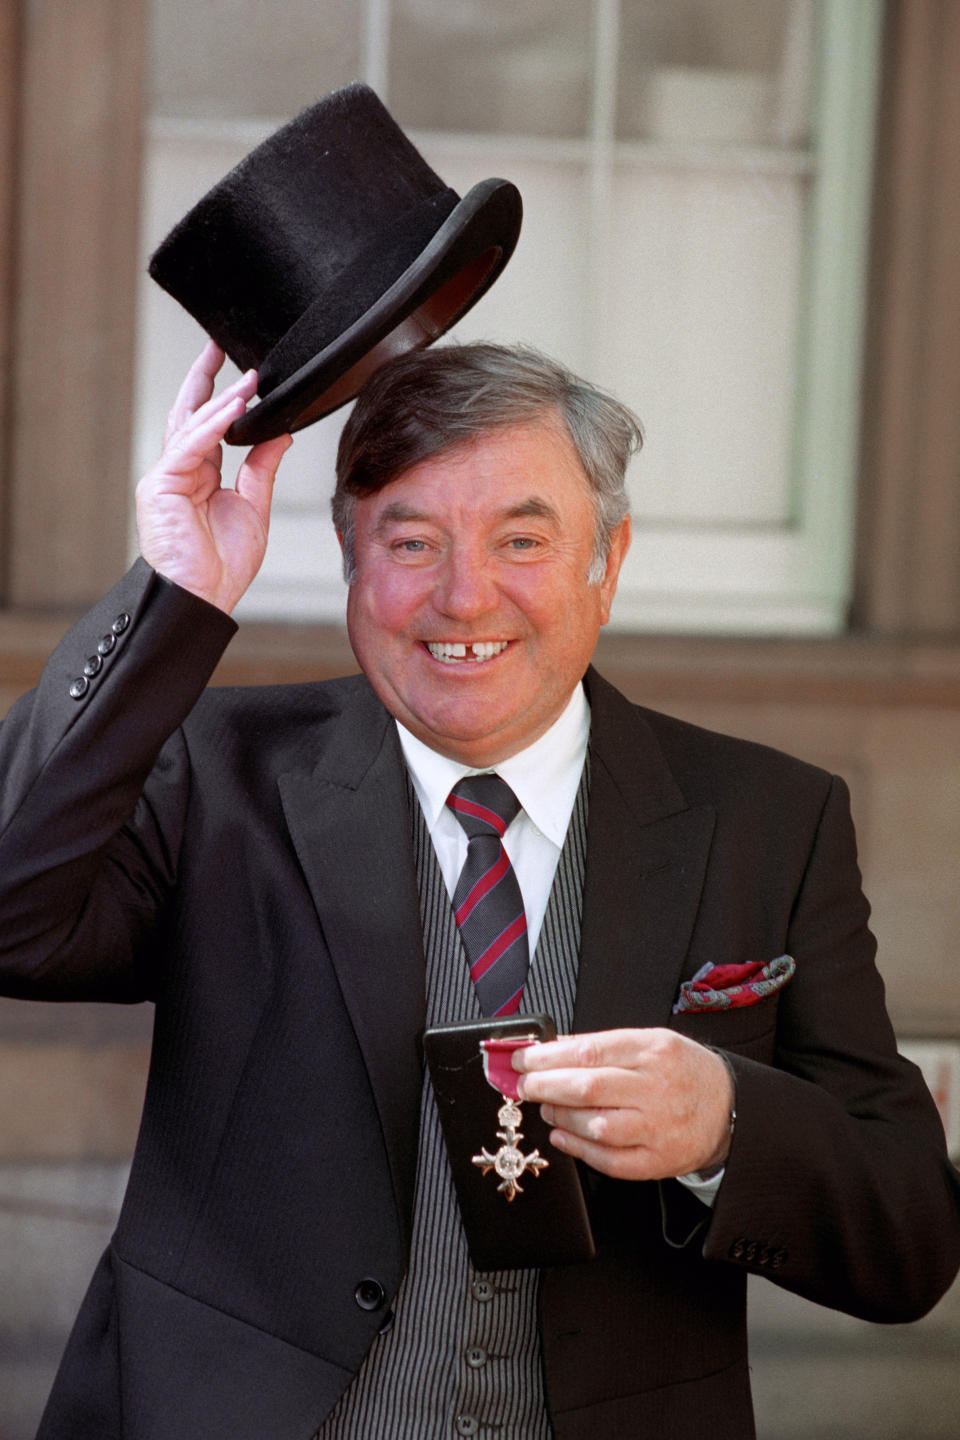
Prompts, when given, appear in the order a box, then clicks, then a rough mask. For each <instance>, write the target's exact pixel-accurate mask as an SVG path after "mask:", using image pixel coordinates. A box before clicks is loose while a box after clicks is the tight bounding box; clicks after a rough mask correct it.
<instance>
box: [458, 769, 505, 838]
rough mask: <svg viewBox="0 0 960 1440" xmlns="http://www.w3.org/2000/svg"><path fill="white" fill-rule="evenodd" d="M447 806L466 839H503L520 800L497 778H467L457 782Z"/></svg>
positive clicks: (474, 776)
mask: <svg viewBox="0 0 960 1440" xmlns="http://www.w3.org/2000/svg"><path fill="white" fill-rule="evenodd" d="M447 804H448V805H449V806H450V809H451V810H452V811H453V813H454V815H456V817H457V819H458V820H459V821H460V824H461V825H462V826H463V828H464V830H465V831H466V832H467V835H468V836H469V837H470V839H473V837H474V836H475V835H498V836H500V837H502V836H503V834H504V832H505V831H506V828H507V826H508V825H509V824H510V822H511V820H513V818H514V816H516V815H517V813H518V812H519V810H520V801H519V800H518V799H517V797H516V795H514V793H513V791H512V790H511V789H510V786H509V785H508V784H507V782H506V780H501V779H500V776H499V775H493V774H490V775H467V776H464V778H463V779H462V780H458V781H457V783H456V785H454V787H453V789H452V790H451V791H450V794H449V795H448V796H447Z"/></svg>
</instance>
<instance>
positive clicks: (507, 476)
mask: <svg viewBox="0 0 960 1440" xmlns="http://www.w3.org/2000/svg"><path fill="white" fill-rule="evenodd" d="M366 503H367V505H368V506H369V513H375V514H377V515H378V516H379V515H385V514H386V513H387V512H389V513H390V514H395V515H397V516H398V517H400V516H401V515H402V513H403V512H404V511H406V510H407V509H408V508H410V507H421V506H426V507H428V509H430V510H432V509H434V508H438V507H439V508H447V507H453V508H456V509H464V508H466V509H471V508H472V509H488V508H491V507H492V508H495V509H496V508H503V509H513V508H515V507H523V513H527V514H530V515H534V514H537V513H542V514H544V516H546V514H547V511H549V510H552V511H554V512H555V513H557V514H558V515H565V514H566V513H567V512H569V511H571V510H572V511H574V512H581V511H583V510H584V509H585V508H586V509H587V510H590V508H591V487H590V482H589V480H588V479H587V476H586V474H585V472H584V469H583V466H582V465H581V463H580V459H579V457H578V455H577V452H576V449H575V447H574V444H573V441H572V440H571V439H570V436H569V434H568V433H567V430H566V427H565V426H564V424H563V422H562V420H561V419H560V418H559V417H557V418H556V419H554V418H553V417H550V418H547V419H541V420H532V421H529V422H526V423H523V424H517V425H505V426H501V427H499V428H497V429H495V430H488V431H485V432H483V433H482V434H480V435H477V436H474V437H473V438H471V439H470V440H465V441H461V442H459V443H457V444H455V445H450V446H447V447H446V448H445V449H443V450H440V451H438V452H437V453H436V454H435V455H431V456H428V458H427V459H425V460H421V461H418V462H417V464H415V465H411V466H410V467H409V468H408V469H407V470H404V471H402V472H401V474H400V475H398V476H396V477H395V478H394V479H393V480H390V481H388V482H387V484H386V485H384V486H383V487H382V488H381V489H380V490H378V491H377V492H376V493H375V494H373V495H371V496H369V497H366Z"/></svg>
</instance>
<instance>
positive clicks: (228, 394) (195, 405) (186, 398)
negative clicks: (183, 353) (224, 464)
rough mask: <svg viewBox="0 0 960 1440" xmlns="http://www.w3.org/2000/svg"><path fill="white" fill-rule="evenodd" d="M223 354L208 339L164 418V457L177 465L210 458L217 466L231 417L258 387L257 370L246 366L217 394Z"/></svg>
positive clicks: (240, 411) (236, 416) (233, 416)
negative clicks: (220, 448) (221, 442)
mask: <svg viewBox="0 0 960 1440" xmlns="http://www.w3.org/2000/svg"><path fill="white" fill-rule="evenodd" d="M223 360H224V354H223V351H222V350H221V349H220V347H219V345H215V344H214V342H213V341H212V340H211V341H210V342H209V343H208V344H207V345H206V346H205V347H204V349H203V351H202V352H201V353H200V355H198V356H197V359H196V360H195V361H194V362H193V364H192V365H191V367H190V369H189V370H188V372H187V376H186V379H185V380H184V382H183V384H182V385H181V387H180V391H179V394H178V395H177V398H176V400H175V401H174V405H173V409H172V410H171V411H170V415H169V417H168V419H167V426H166V432H165V436H164V459H165V460H166V459H167V458H168V457H169V458H174V459H175V460H176V461H177V466H176V468H181V466H182V465H183V464H184V463H185V464H186V465H187V466H188V467H189V466H191V465H196V464H199V463H200V461H202V460H205V459H206V460H209V461H210V462H211V463H212V464H214V465H217V467H218V468H219V450H218V447H219V444H220V441H221V440H222V439H223V437H224V435H225V434H226V433H227V430H228V429H229V428H230V426H231V425H232V424H233V422H234V420H237V419H239V417H240V416H241V415H242V414H243V413H244V411H245V409H246V406H247V402H248V401H249V400H251V399H252V398H253V396H254V395H255V394H256V389H257V372H256V371H255V370H248V371H246V373H245V374H243V375H241V376H240V377H239V378H238V379H237V380H234V382H233V383H232V384H231V385H228V386H226V388H225V389H224V390H222V391H221V392H220V394H219V395H214V393H213V387H214V382H215V380H216V377H217V375H218V373H219V371H220V368H221V366H222V364H223Z"/></svg>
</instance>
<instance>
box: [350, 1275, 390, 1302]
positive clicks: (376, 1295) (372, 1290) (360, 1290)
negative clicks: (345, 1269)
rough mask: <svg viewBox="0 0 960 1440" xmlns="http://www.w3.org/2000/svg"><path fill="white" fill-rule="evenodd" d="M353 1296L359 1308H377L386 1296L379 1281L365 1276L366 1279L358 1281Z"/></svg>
mask: <svg viewBox="0 0 960 1440" xmlns="http://www.w3.org/2000/svg"><path fill="white" fill-rule="evenodd" d="M353 1298H354V1299H355V1300H356V1302H357V1304H358V1305H359V1306H360V1309H361V1310H379V1308H380V1306H381V1305H382V1304H383V1302H384V1299H385V1298H386V1297H385V1295H384V1291H383V1286H382V1285H381V1284H380V1281H379V1280H373V1279H371V1278H370V1277H369V1276H367V1278H366V1279H364V1280H361V1281H360V1283H359V1285H358V1286H357V1288H356V1290H354V1292H353Z"/></svg>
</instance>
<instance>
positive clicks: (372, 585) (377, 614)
mask: <svg viewBox="0 0 960 1440" xmlns="http://www.w3.org/2000/svg"><path fill="white" fill-rule="evenodd" d="M423 600H424V586H423V584H422V583H417V581H416V579H415V578H414V577H413V576H412V575H410V574H409V573H407V574H403V573H400V574H393V575H390V574H387V575H383V574H378V575H377V576H376V578H375V579H374V580H373V581H372V582H366V581H364V579H363V578H362V576H360V577H358V578H357V580H355V581H354V583H353V585H352V586H351V587H350V592H349V595H348V598H347V619H348V622H350V620H351V618H352V620H353V623H355V624H360V625H364V626H366V627H367V628H376V629H378V630H385V631H394V632H397V631H399V630H400V629H401V628H402V627H403V626H404V625H405V624H406V623H407V622H408V621H409V620H410V618H411V616H413V615H415V614H416V612H417V611H418V610H419V608H420V606H421V605H422V603H423Z"/></svg>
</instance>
